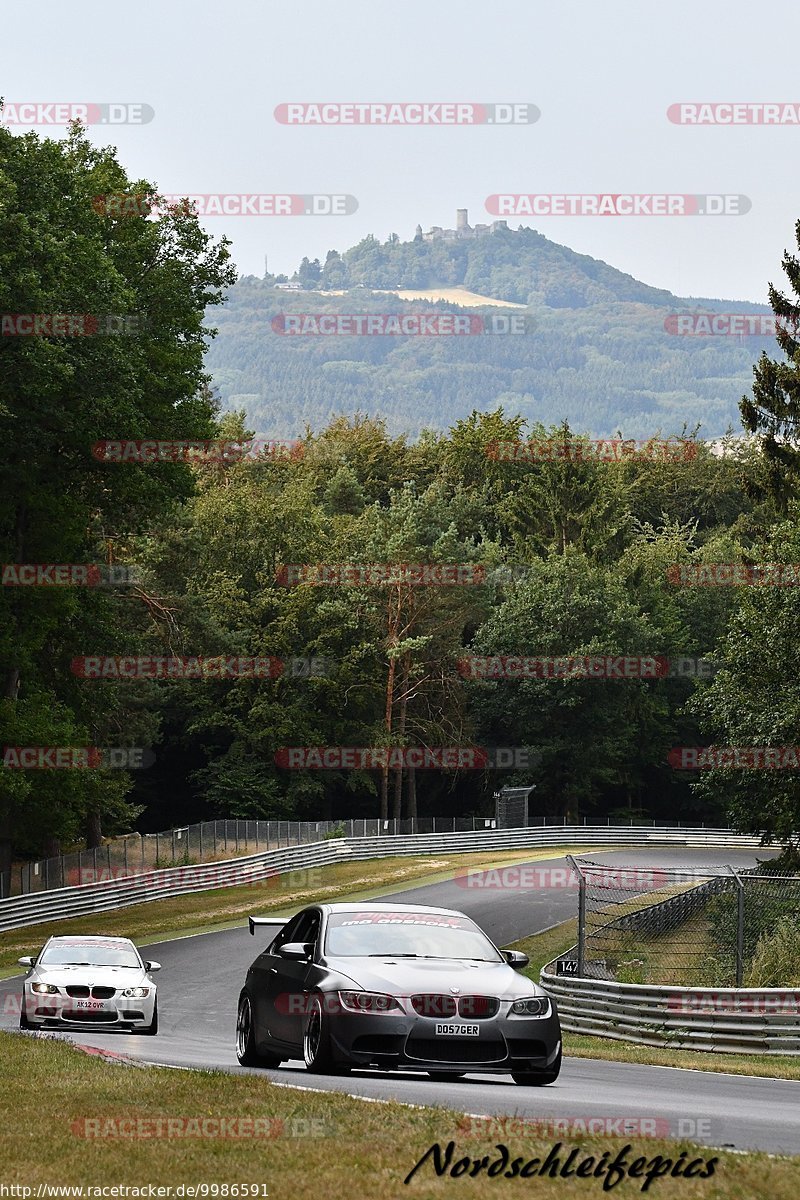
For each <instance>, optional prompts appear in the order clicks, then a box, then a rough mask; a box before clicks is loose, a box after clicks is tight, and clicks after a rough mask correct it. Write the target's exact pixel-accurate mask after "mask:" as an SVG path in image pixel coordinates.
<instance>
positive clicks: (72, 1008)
mask: <svg viewBox="0 0 800 1200" xmlns="http://www.w3.org/2000/svg"><path fill="white" fill-rule="evenodd" d="M155 999H156V997H155V990H154V989H153V988H151V989H150V995H149V996H123V995H122V994H121V993H119V992H117V993H116V994H115V995H114V996H112V997H109V998H106V999H103V1000H97V999H94V998H92V997H87V998H83V997H79V998H75V997H72V996H66V995H64V994H61V993H60V994H57V995H48V994H38V993H36V992H33V991H31V989H30V985H28V984H26V986H25V991H24V995H23V1001H22V1003H23V1012H24V1013H25V1017H26V1018H27V1021H28V1024H29V1025H31V1026H33V1027H35V1028H38V1029H44V1028H53V1027H60V1028H64V1029H66V1028H70V1029H78V1028H81V1029H106V1028H108V1029H114V1028H119V1027H125V1028H133V1029H140V1028H144V1027H146V1026H148V1025H150V1024H151V1023H152V1020H153V1009H154V1007H155ZM87 1003H88V1005H90V1007H86V1005H87Z"/></svg>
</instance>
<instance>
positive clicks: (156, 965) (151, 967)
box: [144, 962, 161, 971]
mask: <svg viewBox="0 0 800 1200" xmlns="http://www.w3.org/2000/svg"><path fill="white" fill-rule="evenodd" d="M144 969H145V971H160V970H161V963H160V962H146V963H145V964H144Z"/></svg>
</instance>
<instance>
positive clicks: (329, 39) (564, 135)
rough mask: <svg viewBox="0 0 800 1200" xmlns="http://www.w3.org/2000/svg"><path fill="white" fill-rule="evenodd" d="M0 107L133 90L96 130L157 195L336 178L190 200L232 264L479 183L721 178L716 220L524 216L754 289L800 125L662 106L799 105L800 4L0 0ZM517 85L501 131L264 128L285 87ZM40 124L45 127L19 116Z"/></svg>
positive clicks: (608, 253)
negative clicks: (321, 204) (279, 196)
mask: <svg viewBox="0 0 800 1200" xmlns="http://www.w3.org/2000/svg"><path fill="white" fill-rule="evenodd" d="M2 30H3V33H2V42H1V43H0V95H4V96H5V99H6V102H7V103H10V102H21V101H47V102H50V101H74V102H80V101H91V102H96V103H109V102H139V103H144V104H149V105H151V106H152V108H153V109H154V110H155V117H154V119H153V120H152V121H150V122H149V123H148V124H146V125H141V126H134V125H126V126H121V127H119V128H116V129H114V130H113V131H112V130H110V129H108V128H107V127H105V126H101V125H93V126H92V127H91V132H90V135H91V137H92V139H93V140H94V141H96V142H97V143H98V144H105V143H109V142H110V143H113V144H116V145H117V146H118V148H119V153H120V156H121V158H122V161H123V163H124V164H125V166H126V168H127V169H128V171H129V172H130V174H131V175H132V176H133V177H134V178H139V177H146V178H148V179H151V180H152V181H153V182H155V183H156V184H157V185H158V186H159V187H160V188H161V189H163V191H164V192H167V193H181V194H183V193H186V192H202V193H252V192H257V193H283V192H291V193H302V194H309V193H323V194H330V193H346V194H349V195H353V196H355V197H357V199H358V209H357V211H356V212H355V213H354V214H353V215H350V216H340V217H311V216H309V217H305V216H297V217H279V216H272V217H267V216H261V217H256V216H249V217H237V218H225V217H214V218H212V217H209V218H206V219H205V221H204V224H205V225H206V226H207V227H208V228H209V229H210V230H212V231H214V232H223V231H224V232H225V233H227V235H228V236H229V237H230V238H231V239H232V241H233V244H234V256H235V260H236V263H237V266H238V268H239V270H240V272H242V273H244V274H257V275H262V274H263V271H264V255H265V254H267V255H268V256H269V267H270V270H272V271H275V272H277V271H286V272H290V271H292V270H293V269H294V268H295V267H296V266H297V265H298V263H299V261H300V258H301V257H302V256H303V255H304V254H307V255H309V257H311V258H314V257H321V258H323V259H324V256H325V253H326V251H327V250H328V249H330V248H336V249H339V250H343V249H346V248H347V247H348V246H350V245H352V244H353V243H355V242H356V241H358V240H359V239H360V238H362V237H364V236H365V235H366V234H368V233H373V234H375V235H376V236H377V237H379V238H381V239H385V238H386V237H387V236H388V235H389V234H390V233H392V232H395V233H397V234H398V235H399V236H400V237H401V238H403V239H407V238H410V237H412V236H413V233H414V228H415V226H416V224H417V222H421V224H422V225H423V227H424V228H425V229H427V228H428V227H429V226H430V225H433V224H435V225H444V226H452V225H453V224H454V223H455V210H456V208H459V207H464V208H468V209H469V219H470V222H471V223H475V222H478V221H488V220H491V219H492V218H491V216H490V215H488V214H487V212H486V209H485V201H486V198H487V197H488V196H489V195H491V194H492V193H498V192H500V193H504V192H521V193H565V192H566V193H574V192H581V193H603V192H613V193H620V192H635V193H651V192H653V193H662V192H667V193H693V194H695V193H714V194H718V193H730V194H743V195H746V196H748V197H749V198H750V199H751V201H752V208H751V210H750V212H749V213H748V214H747V215H745V216H736V217H731V216H729V217H675V216H673V217H644V216H639V217H578V216H575V217H554V216H547V217H538V218H533V217H528V218H524V219H521V218H517V219H514V218H512V219H511V224H512V226H514V227H516V225H517V224H518V223H520V220H522V222H523V223H524V224H528V225H532V226H534V227H535V228H537V229H538V230H540V232H542V233H544V234H545V235H546V236H547V237H550V238H552V239H553V240H555V241H558V242H563V243H565V244H566V245H568V246H571V247H573V248H574V249H576V250H578V251H581V252H582V253H586V254H590V255H592V256H594V257H596V258H600V259H604V260H605V261H607V262H609V263H611V264H613V265H614V266H616V267H618V268H620V269H621V270H623V271H627V272H629V273H630V274H631V275H634V276H636V277H637V278H639V279H641V280H644V281H645V282H647V283H650V284H653V285H655V286H658V287H666V288H669V289H670V290H671V291H673V292H676V293H678V294H680V295H695V296H712V297H725V298H731V299H743V300H758V301H764V300H765V299H766V285H767V282H768V281H769V280H772V281H773V282H776V283H780V282H782V280H783V278H784V277H783V273H782V272H781V270H780V260H781V256H782V254H783V251H784V250H785V249H786V248H789V247H794V225H795V222H796V220H797V219H798V218H800V180H799V178H798V176H799V175H800V126H797V125H782V126H778V127H774V126H773V127H770V126H763V125H762V126H758V125H755V126H735V127H730V126H709V127H703V128H692V127H688V126H683V125H676V124H673V123H671V122H670V121H669V120H668V118H667V115H666V110H667V108H668V107H669V105H670V104H673V103H677V102H681V101H748V102H756V101H778V102H794V103H795V105H796V106H798V107H800V80H798V71H797V47H798V44H800V40H799V39H798V33H800V11H798V10H792V9H791V7H790V6H781V8H780V10H777V9H774V8H771V7H770V6H768V5H754V4H752V3H747V2H746V0H727V2H725V3H723V2H721V0H705V3H703V4H698V3H697V0H673V2H672V3H671V4H669V5H657V4H654V3H645V2H643V0H609V2H607V3H604V4H597V3H594V2H590V0H557V2H556V3H542V2H541V0H508V2H506V3H503V4H499V5H491V4H478V3H476V2H475V0H463V2H461V3H457V2H455V0H404V2H403V3H387V0H339V2H338V3H331V2H330V0H286V2H285V3H275V0H230V2H229V3H224V4H223V3H211V2H210V0H159V2H158V3H154V2H153V0H137V2H136V3H135V4H109V3H107V2H103V3H100V2H98V0H83V2H82V3H81V4H80V5H78V6H76V7H72V6H71V5H65V4H62V3H55V2H54V0H39V2H38V3H37V4H36V6H35V9H31V8H25V7H24V6H23V5H12V4H10V3H9V0H6V5H5V7H4V10H3V13H2ZM445 100H448V101H462V102H464V101H479V102H484V103H498V102H517V103H522V102H527V103H529V104H534V105H536V106H537V108H538V109H540V110H541V117H540V119H539V120H538V121H537V122H536V123H533V124H528V125H516V126H512V127H507V128H500V127H496V126H492V125H483V126H466V127H433V126H425V127H415V126H408V127H380V126H373V127H363V126H356V127H343V126H330V127H324V128H319V127H317V128H312V127H308V126H303V127H298V126H291V125H288V126H287V125H282V124H280V123H278V122H277V121H276V120H275V117H274V109H275V107H276V105H278V104H281V103H285V102H292V101H294V102H298V101H320V102H321V101H340V102H343V101H398V102H411V101H445ZM40 132H43V133H46V132H50V134H51V135H54V136H60V135H61V133H62V132H63V127H55V128H54V129H50V130H49V131H48V130H41V131H40Z"/></svg>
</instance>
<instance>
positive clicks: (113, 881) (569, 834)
mask: <svg viewBox="0 0 800 1200" xmlns="http://www.w3.org/2000/svg"><path fill="white" fill-rule="evenodd" d="M357 824H358V825H360V822H358V823H357ZM437 825H438V821H437ZM623 843H624V844H626V845H629V846H640V847H641V846H671V847H676V848H677V847H683V846H696V845H704V846H714V847H719V848H722V847H736V848H738V849H752V850H755V849H756V848H757V847H758V845H759V840H758V838H755V837H751V836H747V835H743V834H737V833H733V832H732V831H731V830H730V829H691V828H681V829H676V828H674V827H656V828H650V827H647V828H642V827H641V826H638V825H630V826H629V825H624V826H611V827H610V830H609V827H608V826H606V825H594V826H585V825H567V826H563V825H547V826H543V825H540V826H537V827H530V828H528V829H479V830H475V831H467V832H455V833H454V832H452V831H447V832H444V833H440V832H438V830H437V832H436V833H435V834H434V833H417V834H414V835H411V834H406V835H404V836H397V837H394V836H392V837H387V836H386V835H385V833H384V834H381V835H379V836H373V837H370V836H367V837H364V836H360V835H359V836H356V837H333V838H328V839H327V840H324V841H318V842H316V843H313V844H311V845H302V844H301V845H299V846H298V845H293V846H289V847H285V848H283V849H280V850H259V851H258V853H255V854H250V855H249V856H246V857H244V856H241V855H240V856H238V857H235V858H231V859H229V860H227V861H222V862H215V863H198V864H195V865H190V866H175V867H166V868H163V869H159V870H157V871H148V872H146V873H144V874H142V873H140V872H131V874H130V875H129V876H121V877H118V876H113V877H112V878H109V879H103V880H100V881H98V882H96V883H88V882H87V883H84V884H83V885H82V886H72V887H64V888H61V889H58V890H51V891H46V890H45V891H42V892H33V893H32V894H29V895H25V896H10V897H7V898H6V899H5V900H0V931H2V930H9V929H18V928H22V927H23V926H28V925H36V924H39V923H41V922H50V921H59V920H64V919H66V918H68V917H77V916H85V915H87V914H89V913H104V912H110V911H113V910H114V909H117V908H123V907H128V906H129V905H132V904H142V903H145V902H146V901H148V900H160V899H163V898H165V897H167V896H180V895H188V894H194V893H200V892H204V891H209V890H213V889H217V888H222V887H233V886H235V885H237V884H250V885H252V884H260V885H264V886H265V887H266V888H268V889H269V888H274V887H275V886H276V884H277V882H278V880H279V879H280V878H281V877H282V876H284V875H285V873H286V872H291V871H295V870H298V869H303V868H308V867H321V866H325V865H329V864H331V863H335V862H342V861H348V860H349V861H353V862H363V861H366V860H368V859H373V858H381V859H383V858H394V857H401V856H403V855H428V854H430V855H441V854H467V853H470V852H478V853H481V854H486V853H487V852H492V851H495V850H521V851H525V850H533V849H539V850H541V849H546V848H550V847H552V848H553V849H555V850H556V852H557V853H558V854H559V855H560V854H562V853H563V847H564V846H573V847H583V848H586V847H588V846H597V847H600V846H602V847H614V846H618V845H621V844H623ZM561 873H562V874H566V872H563V871H562V872H561ZM255 904H256V907H257V906H258V902H257V901H255Z"/></svg>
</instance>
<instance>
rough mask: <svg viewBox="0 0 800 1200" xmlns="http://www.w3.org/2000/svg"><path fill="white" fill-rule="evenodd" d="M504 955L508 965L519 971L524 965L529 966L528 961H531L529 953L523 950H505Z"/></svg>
mask: <svg viewBox="0 0 800 1200" xmlns="http://www.w3.org/2000/svg"><path fill="white" fill-rule="evenodd" d="M503 957H504V958H505V960H506V962H507V963H508V965H509V966H510V967H513V968H514V970H515V971H519V970H521V969H522V968H523V967H527V965H528V963H529V962H530V961H531V960H530V959H529V958H528V956H527V954H523V953H522V951H521V950H504V951H503Z"/></svg>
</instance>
